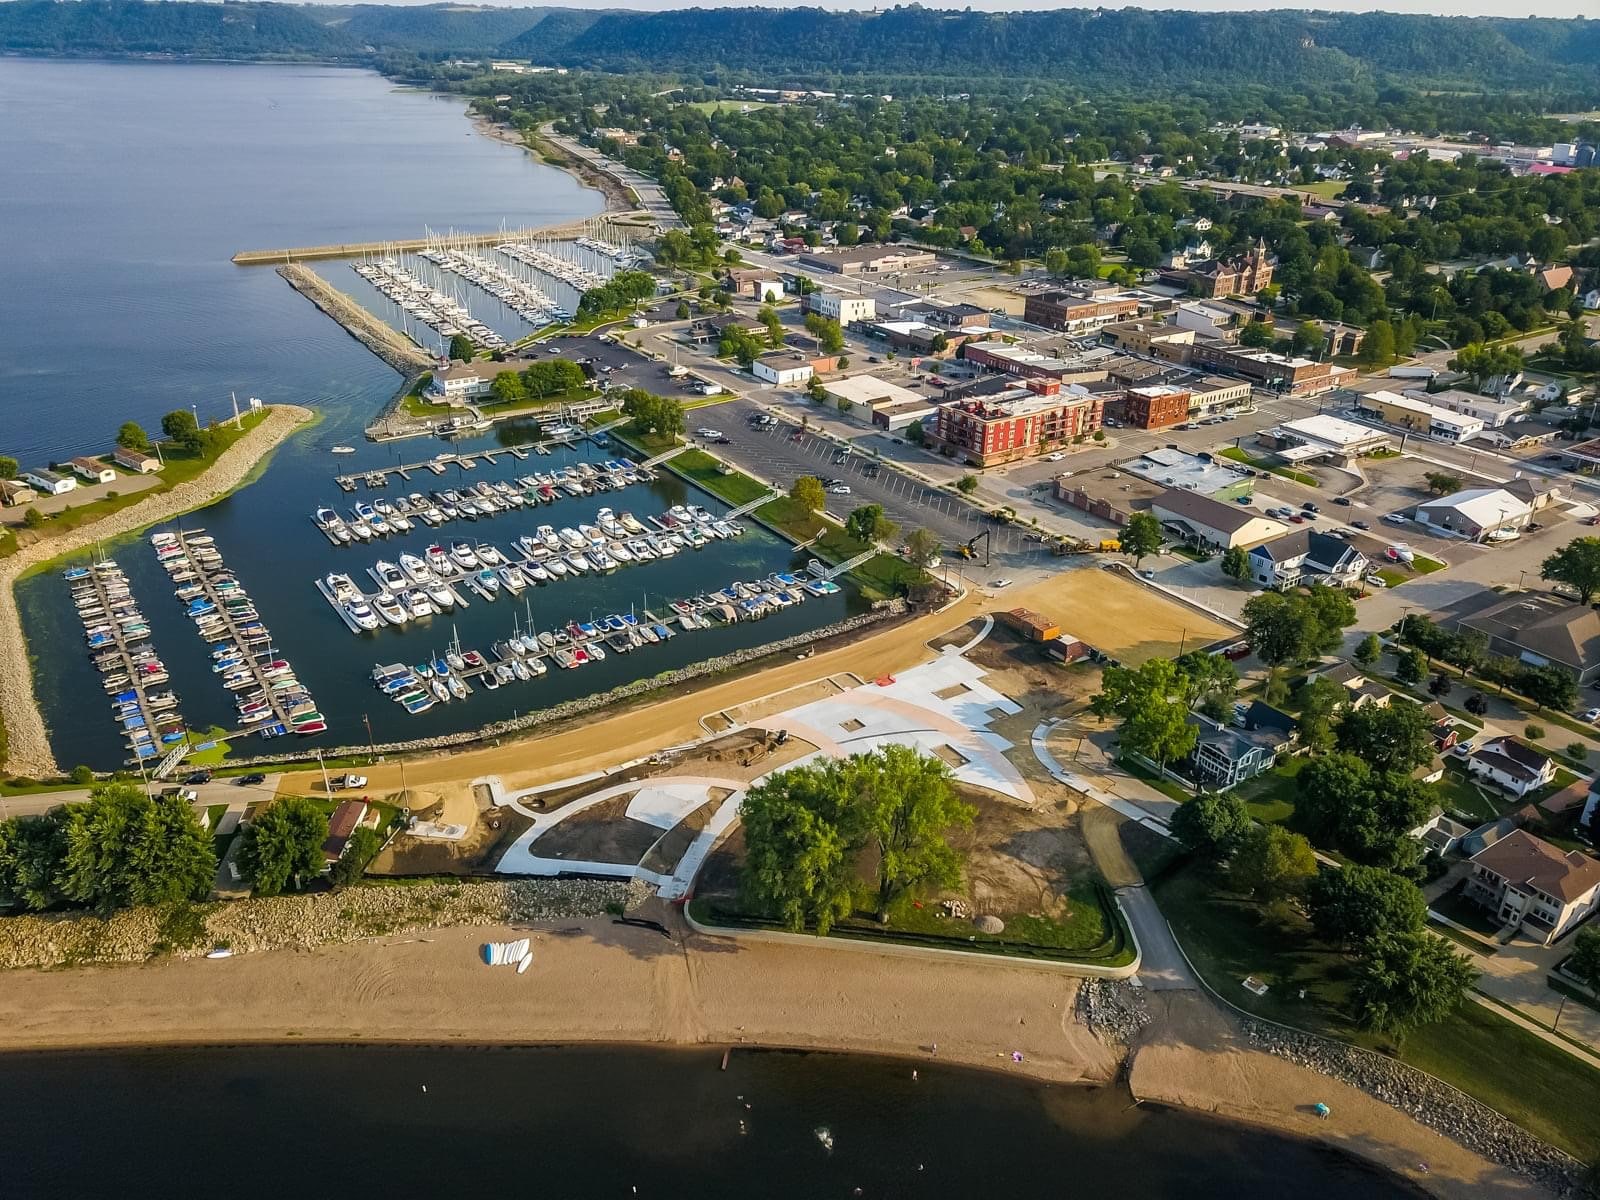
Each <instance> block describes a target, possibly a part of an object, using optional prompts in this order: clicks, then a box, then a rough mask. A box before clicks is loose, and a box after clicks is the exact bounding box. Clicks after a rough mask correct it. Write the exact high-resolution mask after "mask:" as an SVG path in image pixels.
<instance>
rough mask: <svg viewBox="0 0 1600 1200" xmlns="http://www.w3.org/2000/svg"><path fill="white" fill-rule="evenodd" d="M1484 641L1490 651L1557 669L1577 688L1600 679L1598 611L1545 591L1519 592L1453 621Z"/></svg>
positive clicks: (1459, 627)
mask: <svg viewBox="0 0 1600 1200" xmlns="http://www.w3.org/2000/svg"><path fill="white" fill-rule="evenodd" d="M1456 629H1457V631H1458V632H1459V631H1460V630H1463V629H1475V630H1477V631H1478V632H1480V633H1482V634H1484V635H1485V636H1486V637H1487V638H1488V639H1489V652H1490V653H1491V654H1499V655H1504V656H1505V657H1507V658H1514V659H1516V660H1518V661H1519V662H1524V663H1528V664H1529V665H1530V666H1535V667H1543V666H1552V665H1553V666H1558V667H1560V668H1561V669H1562V670H1564V671H1566V672H1568V673H1569V674H1571V675H1572V676H1573V677H1574V678H1575V679H1576V680H1577V681H1578V683H1579V684H1580V685H1582V684H1586V683H1592V682H1593V681H1594V680H1595V678H1596V677H1597V676H1600V613H1596V612H1595V610H1594V609H1592V608H1590V607H1589V606H1588V605H1586V604H1574V603H1572V602H1571V601H1570V600H1564V599H1562V598H1561V597H1560V596H1556V595H1552V594H1550V593H1548V592H1518V593H1516V594H1514V595H1512V596H1508V597H1506V598H1505V599H1504V600H1501V601H1499V602H1498V603H1493V604H1490V605H1488V606H1487V607H1485V608H1480V609H1478V610H1477V611H1476V612H1472V613H1468V614H1467V615H1465V616H1463V617H1461V618H1459V619H1458V620H1457V621H1456Z"/></svg>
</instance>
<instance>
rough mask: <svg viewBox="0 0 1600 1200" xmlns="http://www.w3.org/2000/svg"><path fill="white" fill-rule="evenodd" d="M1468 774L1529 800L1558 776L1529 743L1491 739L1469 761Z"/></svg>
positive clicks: (1511, 739) (1498, 738) (1544, 756)
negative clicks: (1536, 790)
mask: <svg viewBox="0 0 1600 1200" xmlns="http://www.w3.org/2000/svg"><path fill="white" fill-rule="evenodd" d="M1467 770H1468V771H1470V772H1471V773H1472V774H1474V775H1476V776H1478V777H1479V778H1481V779H1484V780H1486V781H1487V782H1489V783H1492V784H1494V785H1495V786H1496V787H1498V788H1501V789H1503V790H1504V791H1507V792H1510V793H1511V794H1512V795H1513V796H1517V797H1519V798H1520V797H1522V796H1526V795H1527V794H1528V793H1529V792H1531V791H1534V790H1535V789H1537V788H1542V787H1543V786H1544V785H1545V784H1547V783H1549V782H1550V781H1551V780H1552V779H1554V778H1555V775H1556V764H1555V763H1554V761H1552V760H1551V759H1550V757H1549V756H1548V755H1545V754H1542V753H1540V752H1539V751H1538V750H1535V749H1534V748H1533V747H1532V746H1529V745H1528V744H1527V743H1526V742H1522V741H1519V740H1518V739H1517V738H1514V737H1510V736H1506V737H1497V738H1491V739H1490V740H1488V741H1486V742H1484V744H1483V745H1482V746H1480V747H1478V749H1476V750H1474V751H1473V752H1472V754H1471V755H1469V756H1468V758H1467Z"/></svg>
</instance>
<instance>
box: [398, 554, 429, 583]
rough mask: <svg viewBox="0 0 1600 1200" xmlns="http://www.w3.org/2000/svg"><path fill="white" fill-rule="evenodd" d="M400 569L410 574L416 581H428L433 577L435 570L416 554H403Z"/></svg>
mask: <svg viewBox="0 0 1600 1200" xmlns="http://www.w3.org/2000/svg"><path fill="white" fill-rule="evenodd" d="M400 569H401V570H402V571H404V572H405V573H406V574H407V575H409V576H410V577H411V580H412V582H414V583H427V582H428V581H429V580H431V579H432V578H433V572H432V571H430V570H429V569H428V564H427V563H425V562H423V561H422V559H420V558H418V557H417V556H416V555H415V554H402V555H401V556H400Z"/></svg>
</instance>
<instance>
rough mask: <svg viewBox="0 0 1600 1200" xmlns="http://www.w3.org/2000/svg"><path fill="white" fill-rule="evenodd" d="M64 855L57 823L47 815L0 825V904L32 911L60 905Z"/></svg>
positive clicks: (54, 818)
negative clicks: (13, 905) (8, 904)
mask: <svg viewBox="0 0 1600 1200" xmlns="http://www.w3.org/2000/svg"><path fill="white" fill-rule="evenodd" d="M66 852H67V844H66V839H65V838H64V837H62V834H61V822H60V821H59V820H57V819H56V817H55V816H54V815H52V814H50V813H42V814H39V815H30V816H25V817H14V818H13V819H11V820H9V821H5V822H0V901H5V902H9V903H11V904H15V905H17V906H18V907H20V908H27V909H33V910H38V909H42V908H50V907H52V906H53V905H56V904H59V903H61V901H62V899H63V897H62V895H61V867H62V861H63V859H64V858H65V856H66Z"/></svg>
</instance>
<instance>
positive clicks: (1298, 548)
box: [1250, 528, 1368, 590]
mask: <svg viewBox="0 0 1600 1200" xmlns="http://www.w3.org/2000/svg"><path fill="white" fill-rule="evenodd" d="M1367 567H1368V561H1367V556H1366V555H1365V554H1363V553H1361V551H1359V550H1357V549H1356V548H1355V547H1354V546H1352V545H1351V544H1350V543H1349V542H1346V541H1344V540H1343V539H1342V538H1336V537H1334V536H1333V535H1332V534H1328V533H1322V532H1320V531H1318V530H1315V529H1306V528H1300V529H1296V530H1294V531H1293V532H1291V533H1289V534H1286V535H1285V536H1283V537H1281V538H1277V539H1276V540H1274V541H1270V542H1266V543H1263V544H1262V545H1260V546H1257V547H1255V548H1254V549H1253V550H1251V551H1250V575H1251V578H1253V579H1254V580H1255V581H1256V584H1257V585H1258V586H1260V587H1265V588H1274V589H1278V590H1282V589H1284V588H1291V587H1298V586H1301V585H1303V584H1311V583H1326V584H1331V585H1333V586H1336V587H1344V586H1348V585H1349V584H1352V583H1355V582H1356V581H1357V580H1358V579H1360V578H1361V577H1362V576H1363V575H1365V574H1366V573H1367Z"/></svg>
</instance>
